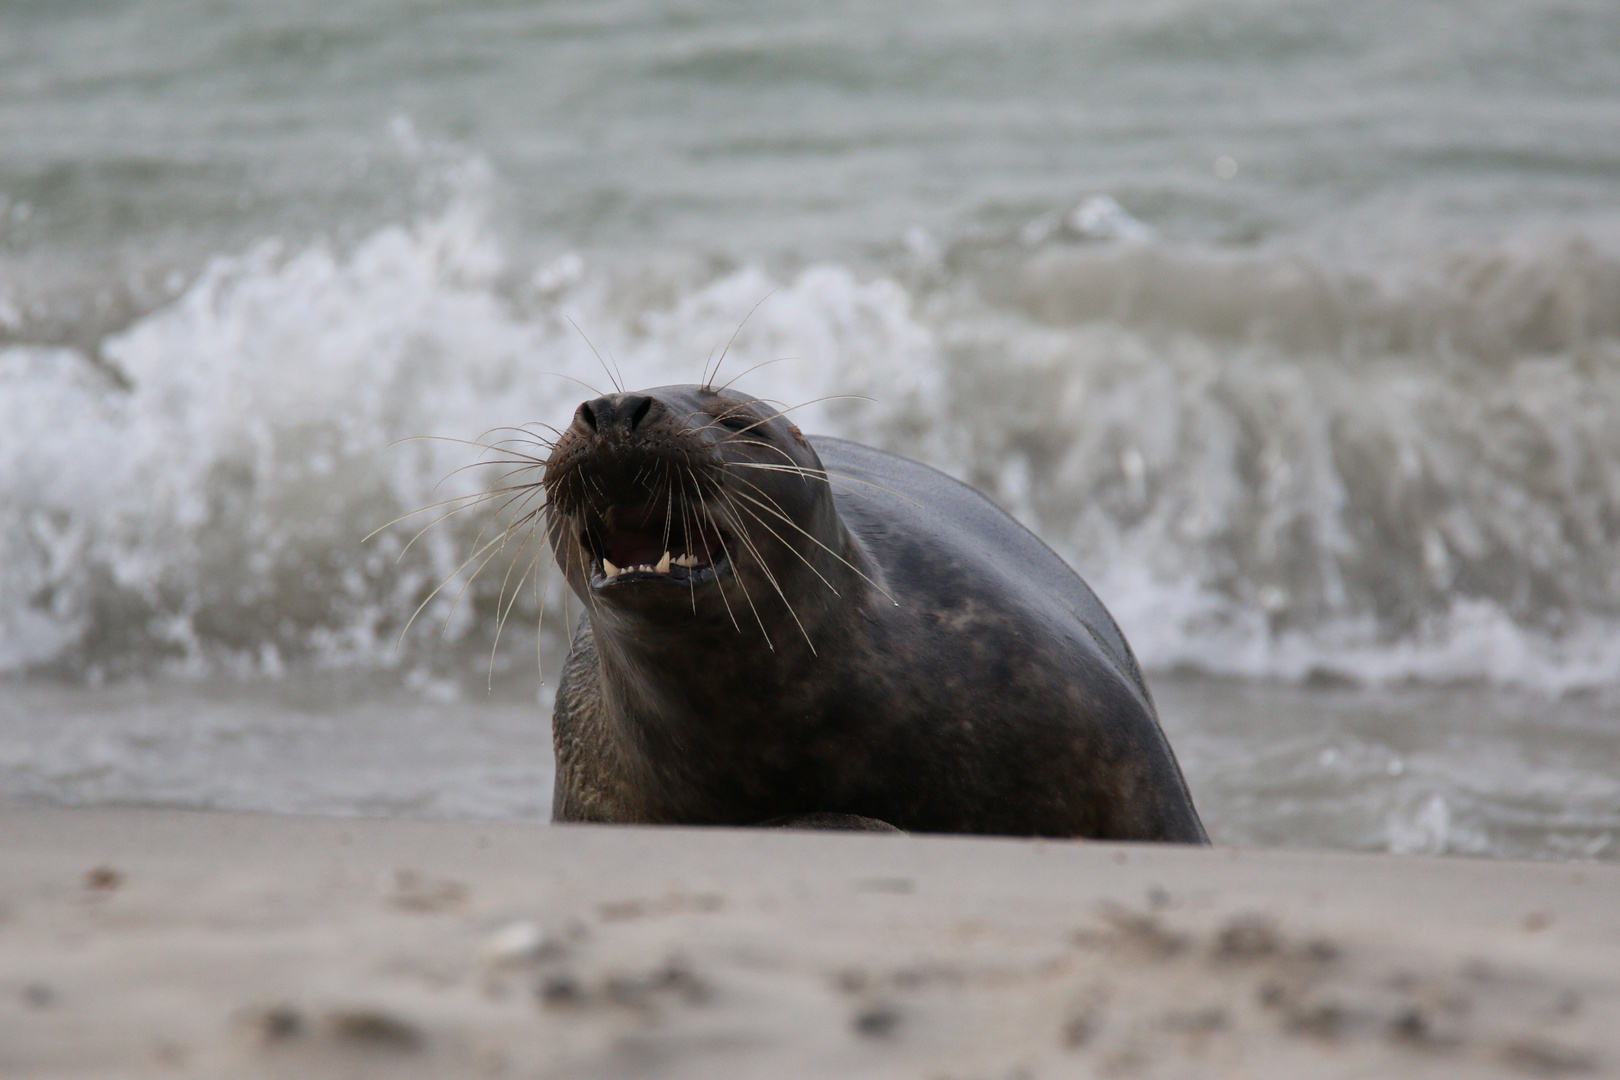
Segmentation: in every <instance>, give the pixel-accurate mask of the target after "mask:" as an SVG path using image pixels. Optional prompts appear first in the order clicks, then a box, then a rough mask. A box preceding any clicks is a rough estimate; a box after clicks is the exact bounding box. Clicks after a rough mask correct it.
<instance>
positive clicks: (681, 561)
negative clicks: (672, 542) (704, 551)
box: [675, 555, 698, 570]
mask: <svg viewBox="0 0 1620 1080" xmlns="http://www.w3.org/2000/svg"><path fill="white" fill-rule="evenodd" d="M697 564H698V561H697V556H696V555H682V556H681V557H680V558H678V559H676V560H675V565H676V566H684V567H686V568H687V569H688V570H692V569H695V568H696V567H697Z"/></svg>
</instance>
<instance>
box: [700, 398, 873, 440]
mask: <svg viewBox="0 0 1620 1080" xmlns="http://www.w3.org/2000/svg"><path fill="white" fill-rule="evenodd" d="M840 400H850V401H870V402H872V403H873V404H874V405H875V404H877V403H878V401H877V398H873V397H867V396H866V395H865V394H828V395H827V396H826V397H818V398H811V399H810V400H809V401H801V402H799V403H798V404H797V405H789V406H788V407H787V408H785V409H783V410H782V411H780V412H776V413H772V414H771V415H770V416H767V417H765V418H764V419H762V420H756V421H755V422H754V423H752V424H749V425H748V426H747V427H745V428H742V429H741V430H739V431H738V432H737V434H738V435H746V434H748V433H749V432H750V431H753V430H754V429H755V428H757V427H759V426H760V425H761V424H768V423H770V422H771V421H772V420H775V419H776V418H777V417H779V416H786V415H787V414H788V413H790V412H793V411H794V410H795V409H802V408H804V407H805V406H806V405H814V404H816V403H818V402H822V401H840ZM720 441H721V442H725V441H726V440H724V439H722V440H720Z"/></svg>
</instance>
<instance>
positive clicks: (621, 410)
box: [574, 394, 653, 436]
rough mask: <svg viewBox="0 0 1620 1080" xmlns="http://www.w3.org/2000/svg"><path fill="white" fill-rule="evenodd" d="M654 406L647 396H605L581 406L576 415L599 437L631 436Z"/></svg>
mask: <svg viewBox="0 0 1620 1080" xmlns="http://www.w3.org/2000/svg"><path fill="white" fill-rule="evenodd" d="M652 406H653V399H652V398H651V397H649V396H647V395H646V394H605V395H603V396H602V397H599V398H597V399H596V400H595V401H587V402H584V403H583V404H581V405H580V407H579V408H578V409H576V410H575V411H574V415H575V417H576V418H578V420H579V421H580V423H582V424H584V425H585V426H586V427H588V428H590V429H591V430H592V431H594V432H596V433H597V434H598V435H603V436H605V435H611V434H615V433H622V434H629V433H630V432H632V431H635V430H636V428H638V427H640V426H641V422H642V421H643V420H645V419H647V414H648V413H650V412H651V411H652Z"/></svg>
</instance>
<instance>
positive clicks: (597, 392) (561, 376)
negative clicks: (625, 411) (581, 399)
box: [540, 319, 602, 397]
mask: <svg viewBox="0 0 1620 1080" xmlns="http://www.w3.org/2000/svg"><path fill="white" fill-rule="evenodd" d="M569 321H570V322H572V321H573V320H572V319H570V320H569ZM574 329H575V330H578V329H579V327H577V326H576V327H574ZM581 336H582V337H583V336H584V335H581ZM586 344H587V345H589V344H590V341H589V340H587V341H586ZM593 351H594V350H593ZM598 359H600V357H598ZM540 374H541V375H551V376H553V377H555V378H558V379H567V380H568V381H569V382H576V383H579V385H581V386H583V387H584V388H585V389H587V390H589V391H590V392H591V393H593V394H595V395H596V396H597V397H601V396H602V391H600V390H598V389H597V388H596V387H594V386H592V385H591V384H590V383H588V382H586V381H585V380H584V379H576V378H574V376H572V375H564V374H563V373H562V372H560V371H542V372H540Z"/></svg>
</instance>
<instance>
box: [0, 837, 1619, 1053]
mask: <svg viewBox="0 0 1620 1080" xmlns="http://www.w3.org/2000/svg"><path fill="white" fill-rule="evenodd" d="M0 851H3V859H4V866H5V872H4V874H3V875H0V1073H3V1074H4V1075H6V1076H8V1077H11V1076H16V1077H45V1076H50V1077H69V1076H71V1077H114V1076H117V1077H130V1076H199V1077H201V1076H232V1077H256V1076H267V1077H268V1076H277V1077H280V1076H289V1077H290V1076H300V1077H328V1076H330V1077H363V1076H387V1077H413V1076H422V1077H429V1076H431V1077H456V1076H489V1077H501V1076H514V1077H531V1076H546V1077H553V1076H555V1077H607V1076H615V1077H617V1076H670V1077H719V1076H725V1077H756V1076H757V1077H792V1076H806V1077H809V1076H828V1077H852V1076H859V1077H866V1076H872V1077H890V1076H893V1077H917V1078H926V1080H946V1078H950V1080H980V1078H982V1080H1014V1078H1022V1080H1036V1078H1045V1077H1067V1076H1142V1077H1252V1078H1262V1077H1279V1078H1281V1077H1289V1078H1297V1077H1305V1076H1309V1077H1437V1078H1438V1077H1447V1078H1452V1077H1468V1076H1562V1075H1571V1076H1609V1075H1620V1071H1617V1070H1620V1032H1617V1030H1616V1028H1615V1025H1614V1023H1613V1020H1614V1018H1615V1016H1616V1015H1620V1011H1617V1010H1620V903H1617V902H1616V898H1617V897H1620V867H1616V866H1609V865H1575V864H1558V863H1529V862H1517V861H1510V860H1477V859H1465V858H1425V857H1415V856H1409V857H1400V856H1387V855H1360V854H1343V853H1312V854H1306V853H1298V852H1282V851H1248V850H1236V849H1227V848H1216V849H1213V850H1187V849H1179V848H1172V847H1155V846H1143V845H1119V844H1099V843H1080V842H1038V841H1037V842H1031V841H1018V840H995V839H990V840H986V839H964V838H945V837H891V836H871V835H839V834H813V833H778V832H763V831H733V830H697V829H631V828H584V827H569V828H551V827H544V826H534V825H521V824H504V825H503V824H466V823H442V822H421V821H397V820H395V821H382V820H364V819H333V818H298V817H278V816H257V815H238V814H226V813H196V812H175V811H155V810H105V809H98V810H42V811H9V812H5V813H4V814H0Z"/></svg>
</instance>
